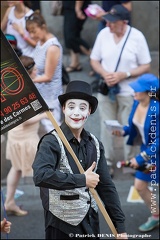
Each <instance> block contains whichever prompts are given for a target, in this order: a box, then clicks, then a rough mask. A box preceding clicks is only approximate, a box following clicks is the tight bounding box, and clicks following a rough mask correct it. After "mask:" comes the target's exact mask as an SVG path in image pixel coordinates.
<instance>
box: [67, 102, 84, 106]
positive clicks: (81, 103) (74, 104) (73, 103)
mask: <svg viewBox="0 0 160 240" xmlns="http://www.w3.org/2000/svg"><path fill="white" fill-rule="evenodd" d="M70 104H73V105H75V103H74V102H69V103H68V105H70ZM82 105H85V106H87V104H86V103H80V106H82Z"/></svg>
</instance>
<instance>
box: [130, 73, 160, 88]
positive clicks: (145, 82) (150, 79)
mask: <svg viewBox="0 0 160 240" xmlns="http://www.w3.org/2000/svg"><path fill="white" fill-rule="evenodd" d="M129 85H130V86H131V88H133V90H134V91H135V92H147V91H148V92H150V91H151V92H156V91H157V90H158V89H159V79H158V77H157V76H155V75H154V74H152V73H146V74H143V75H141V76H140V77H139V78H138V79H137V80H136V81H134V82H132V83H129Z"/></svg>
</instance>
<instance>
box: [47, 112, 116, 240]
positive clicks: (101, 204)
mask: <svg viewBox="0 0 160 240" xmlns="http://www.w3.org/2000/svg"><path fill="white" fill-rule="evenodd" d="M46 114H47V116H48V118H49V119H50V121H51V122H52V124H53V126H54V128H55V129H56V131H57V133H58V135H59V137H60V139H61V140H62V142H63V143H64V145H65V147H66V148H67V150H68V152H69V153H70V154H71V156H72V157H73V159H74V161H75V162H76V164H77V167H78V169H79V171H80V173H84V169H83V168H82V165H81V164H80V162H79V160H78V158H77V156H76V155H75V153H74V151H73V149H72V148H71V146H70V144H69V142H68V141H67V139H66V137H65V135H64V133H63V132H62V130H61V128H60V127H59V126H58V124H57V122H56V120H55V118H54V117H53V114H52V112H51V111H46ZM89 190H90V192H91V193H92V195H93V197H94V198H95V200H96V202H97V205H98V207H99V209H100V210H101V213H102V215H103V216H104V218H105V220H106V222H107V223H108V226H109V227H110V229H111V231H112V233H113V234H114V236H115V238H116V236H117V230H116V229H115V226H114V225H113V223H112V221H111V219H110V217H109V215H108V213H107V211H106V209H105V207H104V205H103V203H102V201H101V199H100V197H99V196H98V193H97V192H96V190H95V189H94V188H89Z"/></svg>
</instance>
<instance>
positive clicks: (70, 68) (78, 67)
mask: <svg viewBox="0 0 160 240" xmlns="http://www.w3.org/2000/svg"><path fill="white" fill-rule="evenodd" d="M66 71H67V72H68V73H70V72H79V71H82V67H81V65H80V64H78V65H77V66H75V67H73V66H68V67H67V68H66Z"/></svg>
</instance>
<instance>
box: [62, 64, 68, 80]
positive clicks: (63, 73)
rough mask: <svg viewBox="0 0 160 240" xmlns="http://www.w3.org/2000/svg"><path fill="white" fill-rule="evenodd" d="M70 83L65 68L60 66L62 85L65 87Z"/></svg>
mask: <svg viewBox="0 0 160 240" xmlns="http://www.w3.org/2000/svg"><path fill="white" fill-rule="evenodd" d="M69 82H70V77H69V74H68V72H67V71H66V69H65V67H64V66H63V65H62V84H63V85H67V84H68V83H69Z"/></svg>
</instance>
